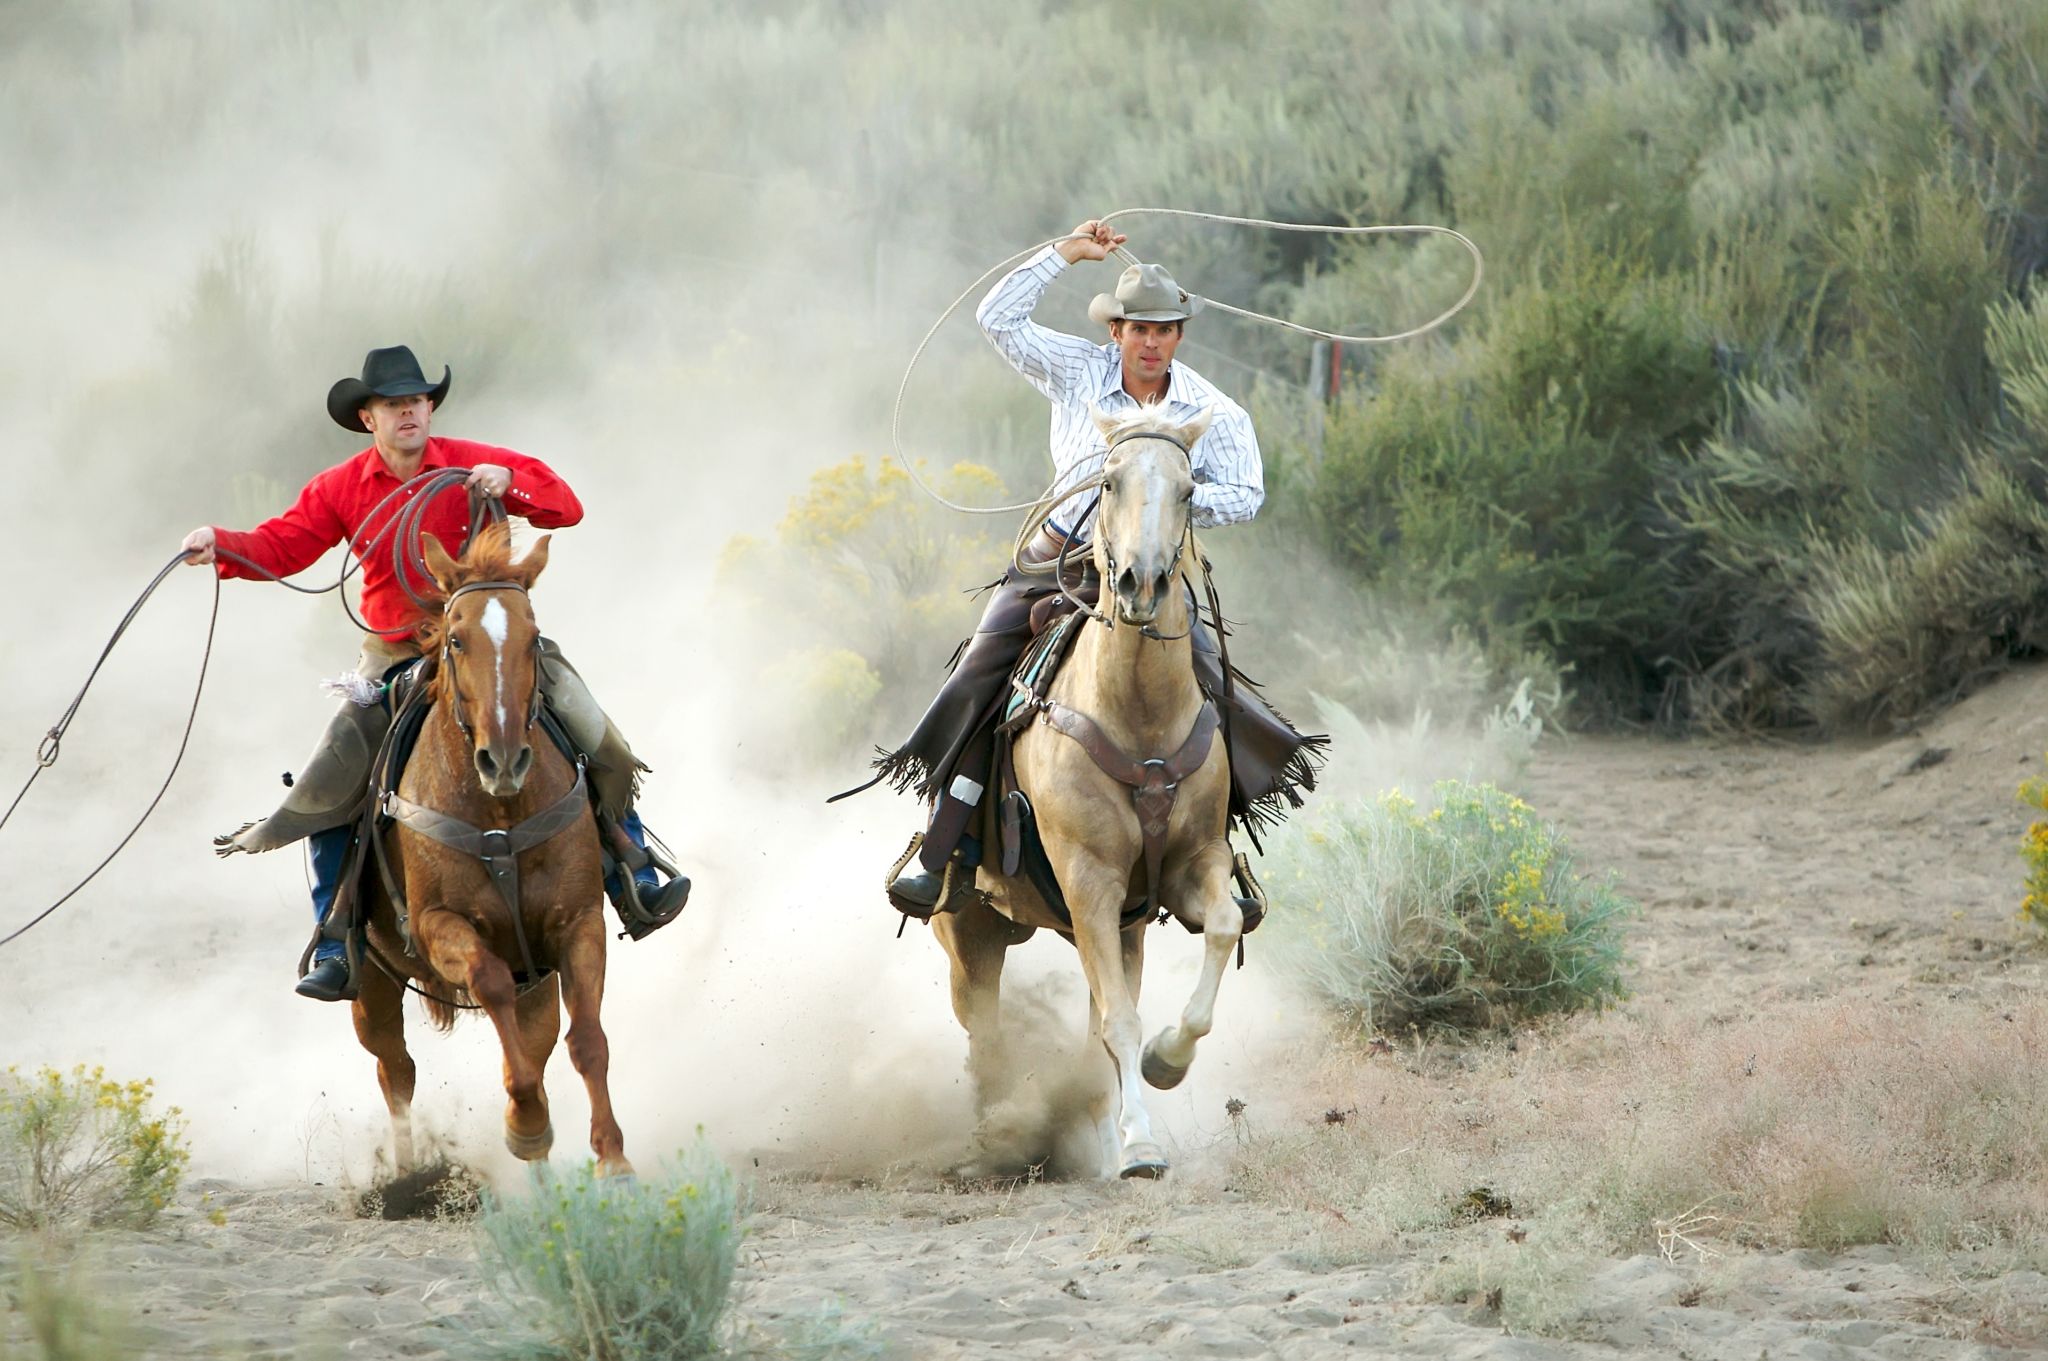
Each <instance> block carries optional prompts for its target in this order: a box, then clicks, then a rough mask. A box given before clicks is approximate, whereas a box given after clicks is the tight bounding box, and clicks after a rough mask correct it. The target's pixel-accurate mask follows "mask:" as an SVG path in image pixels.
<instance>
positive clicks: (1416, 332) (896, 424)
mask: <svg viewBox="0 0 2048 1361" xmlns="http://www.w3.org/2000/svg"><path fill="white" fill-rule="evenodd" d="M1141 216H1142V217H1184V218H1191V219H1194V220H1197V221H1203V222H1222V223H1227V224H1229V225H1231V226H1237V227H1264V228H1267V229H1269V230H1272V231H1281V232H1320V233H1325V234H1328V235H1332V236H1393V235H1403V234H1405V235H1412V236H1448V237H1450V238H1451V239H1452V240H1454V241H1456V242H1457V243H1458V244H1459V245H1461V246H1463V247H1464V248H1465V250H1466V251H1467V252H1469V253H1470V254H1471V256H1472V282H1471V283H1470V284H1468V285H1467V286H1466V288H1465V292H1464V294H1463V295H1462V296H1461V297H1459V299H1458V300H1457V301H1456V302H1454V303H1452V304H1451V305H1450V306H1449V307H1447V308H1445V309H1444V310H1443V311H1442V312H1440V313H1438V314H1437V315H1436V316H1434V317H1432V318H1430V319H1429V320H1428V321H1426V322H1424V323H1423V324H1422V325H1420V326H1415V327H1411V328H1409V329H1408V330H1406V331H1397V332H1395V333H1394V334H1392V335H1370V336H1368V335H1345V334H1343V333H1342V332H1338V331H1322V330H1318V329H1316V328H1315V327H1313V326H1304V325H1302V324H1301V323H1300V322H1295V321H1288V320H1287V319H1286V318H1284V317H1275V316H1269V315H1267V314H1266V313H1264V312H1255V311H1252V310H1251V309H1250V308H1245V307H1236V306H1233V305H1232V304H1230V303H1227V302H1220V301H1218V300H1217V299H1215V298H1211V297H1206V296H1204V297H1203V298H1202V301H1203V303H1204V304H1206V305H1207V306H1210V307H1214V308H1215V309H1217V310H1218V311H1220V312H1228V313H1230V314H1231V315H1233V316H1239V317H1244V318H1245V319H1247V320H1249V321H1259V322H1265V323H1267V324H1269V325H1272V326H1278V327H1280V328H1281V329H1283V330H1287V331H1292V332H1294V333H1295V334H1297V335H1305V336H1314V337H1315V338H1317V339H1319V340H1334V341H1341V342H1343V343H1344V344H1346V345H1391V344H1393V343H1394V342H1395V341H1398V340H1413V339H1414V338H1415V337H1417V336H1423V335H1428V334H1429V333H1430V332H1431V331H1434V330H1436V329H1437V328H1438V327H1439V326H1442V325H1443V324H1444V323H1445V322H1447V321H1449V320H1450V319H1451V318H1452V317H1455V316H1456V315H1458V313H1460V312H1462V311H1464V310H1465V308H1466V307H1467V306H1468V305H1469V304H1470V303H1471V301H1472V299H1473V298H1474V297H1476V296H1477V295H1478V293H1479V285H1480V283H1481V282H1482V281H1483V280H1484V278H1485V275H1486V257H1485V256H1484V255H1483V254H1481V252H1480V250H1479V247H1478V246H1477V245H1475V244H1473V241H1472V239H1471V238H1470V237H1468V236H1466V235H1465V234H1464V233H1463V232H1460V231H1455V230H1453V229H1451V228H1449V227H1438V226H1434V225H1430V224H1421V223H1410V224H1400V225H1382V226H1367V227H1345V226H1332V225H1328V224H1324V223H1318V222H1276V221H1272V220H1269V219H1267V218H1259V217H1232V216H1229V215H1228V214H1224V213H1205V212H1199V211H1197V210H1195V209H1193V208H1119V209H1117V210H1116V211H1115V212H1113V213H1109V214H1107V215H1105V216H1103V217H1100V218H1097V219H1095V220H1096V221H1097V222H1101V223H1105V224H1107V223H1110V222H1114V221H1116V220H1117V219H1118V218H1125V217H1141ZM1082 239H1083V238H1082V237H1081V236H1080V235H1079V234H1078V233H1073V232H1069V233H1067V234H1065V235H1063V236H1055V237H1052V238H1051V239H1049V240H1045V241H1040V242H1039V243H1038V244H1037V245H1034V246H1029V247H1026V248H1025V249H1023V250H1020V251H1018V252H1017V253H1016V254H1015V255H1012V256H1010V257H1008V258H1007V259H1005V260H1003V261H1001V262H1000V263H998V264H995V265H991V266H990V267H989V268H988V269H986V270H984V271H983V272H982V274H981V276H980V277H979V278H977V279H976V280H975V281H974V282H973V283H971V284H969V285H967V287H965V288H963V289H961V290H960V294H959V296H958V297H956V298H954V299H953V301H952V302H951V303H949V304H947V306H946V310H945V311H943V312H941V313H939V319H938V320H937V321H934V322H933V323H932V324H931V327H930V329H928V330H927V331H926V332H925V333H924V337H923V338H922V339H921V340H919V341H918V342H917V348H916V349H914V350H912V351H911V353H910V362H909V363H907V364H905V365H904V366H903V380H902V381H901V382H899V383H898V384H897V385H896V403H895V407H894V409H893V410H892V411H891V412H890V416H889V444H890V447H891V449H893V450H894V452H895V455H896V461H897V462H898V463H899V464H901V465H902V467H903V470H904V472H906V473H908V474H909V475H910V480H911V481H912V482H914V483H916V484H917V487H918V489H919V490H920V491H922V492H924V493H925V495H927V496H929V497H931V498H932V499H933V500H934V501H937V502H938V503H939V504H940V505H942V506H945V507H946V508H947V509H949V510H957V511H960V512H961V513H963V514H966V515H1008V514H1011V513H1012V512H1015V511H1020V510H1037V509H1039V508H1041V507H1044V506H1045V505H1046V502H1047V498H1049V497H1051V496H1052V494H1053V492H1054V490H1055V489H1056V488H1057V487H1058V485H1059V478H1058V475H1057V474H1055V475H1054V478H1053V480H1052V482H1050V483H1048V484H1047V486H1046V489H1045V490H1044V491H1043V492H1041V493H1040V494H1039V495H1037V496H1035V497H1033V498H1032V499H1031V500H1029V501H1019V502H1017V503H1016V504H1015V505H1008V506H963V505H961V504H960V503H959V502H957V501H953V500H950V499H948V498H947V497H946V496H944V495H943V494H941V493H940V492H939V491H938V490H937V489H935V488H934V487H932V486H931V485H930V484H929V483H927V482H926V481H925V480H924V478H923V477H921V476H919V474H918V471H917V469H916V467H915V466H913V465H912V463H911V461H910V458H909V457H908V456H907V455H906V454H905V453H904V452H903V399H904V394H905V393H907V392H908V391H909V389H910V376H911V375H912V374H913V373H915V372H916V371H917V363H918V360H920V359H922V358H923V357H924V352H925V350H926V349H927V348H929V347H930V345H931V343H932V338H933V337H934V336H936V335H938V333H939V328H940V327H941V326H944V325H945V324H946V322H947V321H949V320H950V319H951V318H952V316H953V314H954V313H955V312H957V311H959V310H960V308H961V306H962V305H963V304H964V303H966V301H967V300H968V299H969V298H970V297H973V296H974V294H975V293H976V292H978V291H979V290H980V289H982V288H983V287H984V286H986V285H987V283H988V281H989V280H990V279H992V278H994V277H995V276H996V275H997V274H999V273H1006V272H1008V271H1009V270H1011V269H1013V268H1015V267H1016V265H1017V264H1018V263H1019V262H1020V261H1023V260H1025V259H1028V258H1029V257H1031V256H1033V255H1036V254H1037V253H1038V252H1040V251H1042V250H1044V249H1045V248H1046V247H1047V246H1057V245H1060V244H1062V243H1064V242H1067V241H1078V240H1082ZM1113 249H1114V251H1115V254H1116V255H1117V257H1118V258H1119V259H1122V260H1123V261H1125V262H1126V263H1128V264H1133V265H1135V264H1139V263H1141V262H1140V261H1139V259H1138V257H1137V256H1135V255H1133V254H1131V252H1129V251H1127V250H1125V249H1124V248H1123V247H1122V246H1117V247H1114V248H1113ZM1063 499H1064V498H1063Z"/></svg>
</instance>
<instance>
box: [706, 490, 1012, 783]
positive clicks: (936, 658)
mask: <svg viewBox="0 0 2048 1361" xmlns="http://www.w3.org/2000/svg"><path fill="white" fill-rule="evenodd" d="M924 476H925V477H926V479H927V480H928V481H930V482H931V483H932V484H933V485H934V486H935V487H936V488H937V490H938V491H939V492H941V493H942V494H943V495H945V496H947V497H949V498H950V499H952V500H955V501H959V502H962V503H963V504H968V505H987V504H991V503H995V502H999V501H1001V500H1003V499H1005V496H1006V491H1005V488H1004V487H1003V485H1002V482H1001V480H1000V479H999V478H998V477H997V476H996V474H995V473H993V472H992V471H990V470H989V469H987V468H985V467H982V466H981V465H979V464H975V463H965V462H962V463H955V464H953V465H952V466H951V467H950V468H948V469H946V470H945V471H944V472H942V473H937V474H933V473H925V474H924ZM1012 499H1014V498H1012ZM1014 527H1015V521H1014V519H1008V518H1005V519H1001V520H1000V521H999V522H998V521H995V520H991V519H989V518H986V517H971V516H966V515H962V514H960V513H959V512H958V511H953V510H948V509H946V508H945V507H944V506H941V505H939V504H938V503H937V502H935V501H933V500H932V499H931V498H930V497H928V496H926V495H925V494H924V493H923V492H922V491H920V490H919V489H918V487H917V485H916V484H915V483H913V482H912V481H911V479H910V476H909V474H908V473H906V472H904V470H903V469H902V467H900V466H899V465H898V464H896V463H894V462H892V461H889V460H883V461H881V462H880V463H879V464H878V465H872V466H871V465H870V463H869V462H868V460H866V459H863V458H860V457H854V458H850V459H847V460H846V461H845V462H842V463H835V464H833V465H831V466H830V467H826V468H821V469H819V470H818V471H817V472H815V473H813V474H812V475H811V478H810V481H809V482H808V484H806V486H805V487H804V489H803V491H801V492H800V493H798V494H797V495H796V496H794V497H792V498H791V499H790V503H789V508H788V511H787V512H786V513H785V514H784V516H783V517H782V520H781V522H780V523H779V524H778V525H777V526H776V530H775V536H774V538H773V540H772V541H770V540H766V539H762V538H759V537H755V536H752V535H739V536H735V537H734V538H732V539H731V540H729V541H728V542H727V543H726V545H725V547H724V549H723V551H722V552H721V554H720V557H719V571H718V581H719V593H720V595H721V597H728V598H731V599H734V600H737V601H739V602H742V603H743V604H745V605H746V606H748V607H749V608H752V609H756V610H761V609H766V610H773V611H776V612H778V613H779V614H789V615H792V616H794V622H795V623H796V626H795V627H792V628H781V629H777V630H774V631H772V632H771V633H767V634H765V635H764V634H763V633H762V632H761V631H758V630H748V631H743V632H742V634H741V640H742V645H750V646H754V647H757V648H759V649H761V650H762V653H761V655H758V656H756V657H753V658H751V659H750V660H752V662H753V663H754V667H753V668H752V669H755V670H758V671H761V672H765V673H766V674H767V675H768V676H769V677H770V678H771V684H770V686H769V687H768V688H767V690H766V692H765V693H766V694H767V695H768V696H769V697H770V698H771V700H772V702H773V703H774V704H775V706H776V712H778V713H780V714H785V715H790V716H792V718H793V721H792V723H791V724H790V728H789V732H788V736H787V742H786V745H787V746H788V747H789V748H790V754H792V755H795V756H801V757H804V758H809V759H824V760H831V759H834V758H842V757H844V756H847V755H849V754H851V753H853V752H855V751H859V750H861V749H863V748H866V747H870V746H874V745H878V744H887V743H892V742H894V741H895V740H897V739H899V738H901V737H902V736H903V735H904V734H905V733H907V732H908V730H909V726H910V724H912V723H914V722H915V721H916V718H917V715H918V714H919V713H921V712H923V709H924V706H925V704H926V703H927V702H928V701H929V700H930V699H931V696H932V692H933V691H934V689H935V688H936V686H937V683H938V678H939V677H940V676H941V675H942V674H943V670H942V668H943V667H944V665H945V662H946V659H947V658H948V657H949V656H951V655H952V652H953V649H954V647H955V646H956V645H957V644H958V643H959V642H960V640H961V639H962V638H964V637H966V636H967V634H968V633H969V632H971V631H972V629H973V627H974V621H975V618H976V616H977V614H978V612H979V603H978V602H977V601H975V600H972V599H970V598H969V594H968V593H969V591H971V589H972V588H974V587H977V586H980V585H983V584H985V583H987V582H989V581H992V580H993V579H994V578H995V577H996V575H997V574H998V573H1000V572H1001V571H1002V570H1003V568H1004V566H1005V565H1006V562H1007V559H1008V554H1009V547H1010V542H1009V537H1008V536H1009V533H1010V531H1011V530H1012V529H1013V528H1014Z"/></svg>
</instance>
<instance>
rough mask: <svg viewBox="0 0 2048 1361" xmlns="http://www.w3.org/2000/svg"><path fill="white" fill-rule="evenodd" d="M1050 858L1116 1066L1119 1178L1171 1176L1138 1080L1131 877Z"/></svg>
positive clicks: (1080, 855) (1095, 860)
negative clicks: (1127, 925)
mask: <svg viewBox="0 0 2048 1361" xmlns="http://www.w3.org/2000/svg"><path fill="white" fill-rule="evenodd" d="M1047 854H1048V856H1049V857H1050V858H1051V859H1052V861H1053V869H1054V872H1055V873H1057V874H1058V875H1059V879H1060V883H1061V884H1062V885H1063V886H1065V887H1066V890H1067V903H1068V906H1069V907H1070V908H1071V909H1072V911H1073V916H1074V947H1075V949H1076V950H1077V951H1078V952H1079V953H1080V956H1081V972H1082V973H1083V974H1085V975H1086V976H1087V979H1088V995H1089V996H1090V997H1091V998H1093V999H1094V1002H1095V1009H1096V1012H1097V1015H1098V1017H1099V1019H1100V1021H1101V1026H1102V1045H1103V1048H1104V1049H1106V1050H1108V1051H1109V1058H1110V1062H1111V1063H1113V1064H1114V1065H1115V1066H1116V1095H1117V1133H1118V1134H1119V1135H1120V1136H1121V1139H1122V1144H1123V1147H1122V1150H1121V1153H1120V1156H1119V1158H1118V1159H1116V1160H1114V1162H1113V1164H1112V1165H1114V1166H1116V1167H1117V1175H1118V1176H1123V1177H1159V1176H1164V1175H1165V1174H1166V1168H1167V1162H1166V1153H1165V1151H1164V1150H1163V1149H1161V1148H1160V1147H1159V1145H1158V1144H1157V1143H1155V1142H1153V1139H1152V1118H1151V1116H1150V1115H1149V1114H1147V1112H1146V1110H1145V1094H1144V1083H1143V1081H1142V1080H1141V1079H1140V1078H1139V1065H1140V1057H1139V1054H1140V1048H1139V1046H1140V1043H1141V1042H1142V1041H1143V1039H1144V1030H1143V1027H1142V1026H1141V1025H1140V1023H1139V1021H1138V999H1137V996H1136V993H1135V991H1134V989H1133V987H1132V983H1133V981H1135V978H1134V976H1135V972H1136V968H1135V967H1133V969H1132V971H1131V973H1129V974H1127V973H1126V960H1127V955H1126V948H1127V946H1126V940H1125V936H1126V933H1125V932H1123V931H1121V930H1119V929H1118V919H1119V918H1120V917H1121V916H1122V915H1123V902H1124V886H1125V883H1126V882H1127V880H1128V878H1129V874H1128V871H1127V869H1124V868H1115V869H1113V868H1111V867H1110V866H1109V865H1108V864H1107V863H1106V862H1104V861H1103V860H1102V859H1101V858H1100V857H1098V856H1094V855H1091V854H1088V853H1087V852H1084V851H1080V850H1065V849H1063V850H1061V851H1058V852H1056V851H1054V849H1053V848H1052V847H1051V846H1048V847H1047ZM1142 958H1143V956H1142V947H1140V953H1139V954H1138V956H1137V957H1136V958H1135V959H1133V960H1132V961H1131V962H1132V964H1133V965H1134V966H1136V965H1138V964H1141V962H1142Z"/></svg>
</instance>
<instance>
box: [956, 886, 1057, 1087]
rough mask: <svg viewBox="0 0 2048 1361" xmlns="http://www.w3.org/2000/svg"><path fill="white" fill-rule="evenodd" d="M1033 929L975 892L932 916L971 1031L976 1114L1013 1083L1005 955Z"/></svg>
mask: <svg viewBox="0 0 2048 1361" xmlns="http://www.w3.org/2000/svg"><path fill="white" fill-rule="evenodd" d="M1032 930H1033V928H1031V927H1029V926H1019V925H1018V924H1017V923H1015V922H1013V921H1011V920H1010V919H1009V918H1008V917H1005V916H1004V915H1003V914H1002V913H1000V912H998V911H996V910H995V909H994V908H993V907H990V906H988V905H987V904H986V903H983V902H981V901H980V900H979V899H976V898H973V897H971V896H970V897H969V899H968V901H967V902H966V903H965V904H963V905H962V906H961V908H960V909H959V910H958V911H957V912H945V913H941V914H939V915H938V916H936V917H933V918H932V934H933V935H935V936H937V937H938V939H939V944H940V945H941V946H942V947H944V949H945V951H946V959H947V961H948V963H949V964H950V966H951V975H952V976H951V983H952V993H953V1016H954V1019H956V1020H958V1021H959V1022H960V1028H961V1029H963V1030H965V1031H966V1032H967V1073H968V1076H969V1077H970V1078H971V1079H972V1080H973V1082H974V1106H975V1113H976V1114H977V1115H985V1114H987V1113H988V1110H989V1108H990V1107H991V1106H993V1105H994V1104H995V1103H996V1102H997V1101H999V1100H1000V1099H1001V1098H1002V1097H1003V1096H1004V1095H1005V1093H1006V1089H1007V1088H1008V1086H1009V1081H1010V1076H1009V1072H1008V1064H1007V1062H1006V1059H1005V1054H1004V1044H1003V1033H1002V990H1003V959H1004V956H1005V955H1007V954H1008V953H1009V949H1010V947H1011V946H1012V945H1017V944H1021V943H1022V942H1024V941H1026V940H1029V939H1030V938H1031V934H1032Z"/></svg>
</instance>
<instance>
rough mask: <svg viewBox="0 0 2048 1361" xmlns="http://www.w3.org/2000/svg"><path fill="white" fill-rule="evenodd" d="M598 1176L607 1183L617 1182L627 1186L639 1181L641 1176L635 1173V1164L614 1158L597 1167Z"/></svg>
mask: <svg viewBox="0 0 2048 1361" xmlns="http://www.w3.org/2000/svg"><path fill="white" fill-rule="evenodd" d="M597 1175H598V1176H600V1177H603V1178H604V1179H605V1180H607V1181H616V1182H619V1183H621V1184H623V1185H627V1186H630V1185H632V1184H633V1183H634V1182H636V1181H638V1180H639V1176H638V1175H637V1174H636V1173H635V1172H634V1171H633V1164H631V1163H629V1162H627V1161H626V1160H625V1159H624V1158H612V1159H609V1160H607V1161H602V1162H599V1163H598V1165H597Z"/></svg>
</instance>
